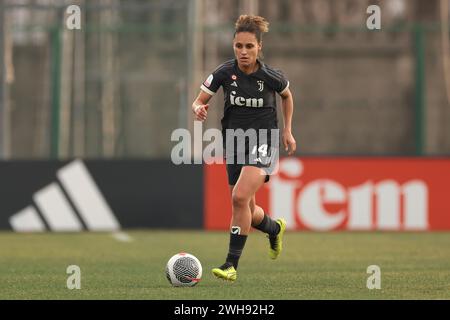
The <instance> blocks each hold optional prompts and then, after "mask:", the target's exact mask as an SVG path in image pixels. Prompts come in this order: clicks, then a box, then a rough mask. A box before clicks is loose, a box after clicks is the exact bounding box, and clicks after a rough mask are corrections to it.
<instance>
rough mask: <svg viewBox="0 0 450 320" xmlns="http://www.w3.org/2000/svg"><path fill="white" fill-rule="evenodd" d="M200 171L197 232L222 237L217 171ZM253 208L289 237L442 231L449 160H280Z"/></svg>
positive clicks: (226, 200)
mask: <svg viewBox="0 0 450 320" xmlns="http://www.w3.org/2000/svg"><path fill="white" fill-rule="evenodd" d="M204 171H205V200H204V201H205V203H204V206H205V208H204V212H205V228H206V229H210V230H211V229H213V230H226V229H228V228H229V223H230V219H231V193H230V190H229V186H228V184H227V179H226V169H225V165H223V164H212V165H205V167H204ZM256 200H257V201H256V202H257V204H258V205H259V206H261V207H262V208H263V209H264V210H265V211H266V212H267V213H268V214H269V215H271V216H272V217H274V218H279V217H283V218H284V219H286V222H287V226H288V228H289V229H291V230H314V231H334V230H361V231H367V230H369V231H370V230H386V231H429V230H431V231H433V230H450V159H424V158H295V157H289V158H283V159H280V163H279V170H278V172H277V174H275V175H272V176H271V178H270V181H269V182H268V183H266V184H265V185H264V186H263V187H262V188H261V189H260V190H259V191H258V194H257V196H256Z"/></svg>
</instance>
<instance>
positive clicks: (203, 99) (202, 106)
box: [192, 90, 212, 121]
mask: <svg viewBox="0 0 450 320" xmlns="http://www.w3.org/2000/svg"><path fill="white" fill-rule="evenodd" d="M211 97H212V95H210V94H209V93H207V92H205V91H203V90H200V93H199V94H198V96H197V98H196V99H195V101H194V103H192V112H193V113H194V117H195V120H198V121H205V120H206V117H207V116H208V107H209V105H208V102H209V100H210V99H211Z"/></svg>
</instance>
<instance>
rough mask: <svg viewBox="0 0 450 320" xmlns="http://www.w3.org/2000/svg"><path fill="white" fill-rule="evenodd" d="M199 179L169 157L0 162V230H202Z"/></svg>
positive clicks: (193, 168)
mask: <svg viewBox="0 0 450 320" xmlns="http://www.w3.org/2000/svg"><path fill="white" fill-rule="evenodd" d="M202 177H203V173H202V167H201V166H197V165H191V166H175V165H173V164H172V163H171V162H170V161H167V160H161V161H144V160H142V161H141V160H87V161H80V160H75V161H67V162H58V161H11V162H0V229H7V230H8V229H13V230H15V231H34V232H39V231H46V230H51V231H60V232H77V231H85V230H89V231H114V230H117V229H121V228H123V229H127V228H194V229H200V228H202V227H203V207H202V202H203V181H202Z"/></svg>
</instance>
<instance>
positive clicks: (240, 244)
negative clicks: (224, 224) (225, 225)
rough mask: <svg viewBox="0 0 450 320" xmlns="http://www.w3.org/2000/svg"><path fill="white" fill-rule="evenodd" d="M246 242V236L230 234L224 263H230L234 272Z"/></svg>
mask: <svg viewBox="0 0 450 320" xmlns="http://www.w3.org/2000/svg"><path fill="white" fill-rule="evenodd" d="M246 241H247V236H246V235H240V234H234V233H230V245H229V249H228V256H227V260H226V261H227V262H229V263H231V264H232V265H233V266H234V268H235V269H236V270H237V267H238V264H239V258H240V257H241V254H242V250H243V249H244V246H245V242H246Z"/></svg>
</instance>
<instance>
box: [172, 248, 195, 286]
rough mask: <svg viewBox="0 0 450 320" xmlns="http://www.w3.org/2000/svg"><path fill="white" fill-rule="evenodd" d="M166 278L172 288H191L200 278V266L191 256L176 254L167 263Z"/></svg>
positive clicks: (183, 253) (181, 253)
mask: <svg viewBox="0 0 450 320" xmlns="http://www.w3.org/2000/svg"><path fill="white" fill-rule="evenodd" d="M166 277H167V280H169V282H170V283H171V284H172V285H173V286H174V287H193V286H195V285H196V284H197V283H198V282H199V281H200V279H201V278H202V264H201V263H200V261H199V260H198V259H197V258H196V257H195V256H193V255H192V254H189V253H185V252H180V253H177V254H176V255H174V256H173V257H172V258H170V259H169V261H168V262H167V265H166Z"/></svg>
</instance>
